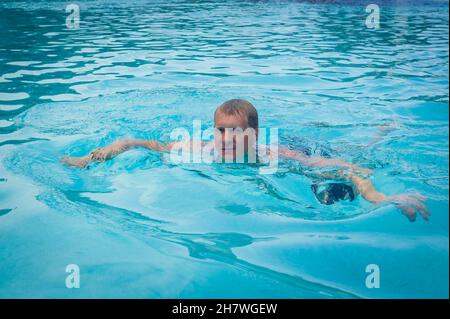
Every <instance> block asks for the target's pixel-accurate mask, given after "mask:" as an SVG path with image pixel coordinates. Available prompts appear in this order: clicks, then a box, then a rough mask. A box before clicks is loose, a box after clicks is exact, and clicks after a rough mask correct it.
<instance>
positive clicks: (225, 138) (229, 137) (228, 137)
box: [222, 130, 234, 144]
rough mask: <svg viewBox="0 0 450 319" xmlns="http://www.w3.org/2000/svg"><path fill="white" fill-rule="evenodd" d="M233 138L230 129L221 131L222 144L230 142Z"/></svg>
mask: <svg viewBox="0 0 450 319" xmlns="http://www.w3.org/2000/svg"><path fill="white" fill-rule="evenodd" d="M233 140H234V134H233V131H231V130H226V131H225V132H223V133H222V141H223V143H224V144H232V143H233Z"/></svg>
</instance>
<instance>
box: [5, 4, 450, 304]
mask: <svg viewBox="0 0 450 319" xmlns="http://www.w3.org/2000/svg"><path fill="white" fill-rule="evenodd" d="M374 2H375V3H377V4H379V6H380V9H381V23H380V28H379V29H368V28H367V27H366V24H365V19H366V17H367V15H368V13H366V11H365V6H366V5H367V3H366V2H365V1H359V2H358V1H353V2H350V1H342V3H343V4H336V3H324V4H319V3H317V1H315V2H314V1H311V2H301V1H237V0H236V1H184V0H177V1H115V2H114V1H101V0H97V1H77V3H78V4H79V7H80V17H81V18H80V19H81V23H80V26H79V28H78V29H69V28H67V26H66V25H65V20H66V16H67V15H68V14H67V13H66V12H65V6H66V4H67V2H66V1H32V2H31V1H26V2H11V1H2V2H1V3H0V39H1V43H0V297H1V298H8V297H14V298H16V297H18V298H23V297H31V298H40V297H50V298H78V297H87V298H91V297H106V298H116V297H132V298H172V297H190V298H205V297H274V298H278V297H286V298H330V297H331V298H353V297H362V298H402V297H405V298H417V297H418V298H421V297H425V298H431V297H438V298H448V290H449V289H448V279H449V278H448V277H449V276H448V275H449V255H448V250H449V246H448V245H449V237H448V236H449V218H448V216H449V215H448V208H449V196H448V194H449V193H448V192H449V187H448V185H449V184H448V165H449V153H448V140H449V122H448V116H449V107H448V106H449V97H448V88H449V86H448V83H449V81H448V71H449V51H448V44H449V34H448V31H449V29H448V25H449V20H448V2H447V1H421V2H419V1H374ZM234 97H240V98H245V99H248V100H250V101H251V102H252V103H253V104H254V105H255V106H256V107H257V108H258V111H259V114H260V125H261V126H262V127H267V128H270V127H277V128H279V130H280V131H279V134H280V141H281V143H283V144H285V145H288V146H290V147H293V148H295V147H299V145H303V146H304V145H305V144H306V145H307V146H308V147H310V148H311V149H312V150H313V151H315V152H320V151H321V150H328V151H329V152H331V153H332V154H333V155H334V156H336V157H339V158H341V159H344V160H346V161H349V162H354V163H359V164H360V165H362V166H364V167H368V168H371V169H373V170H374V171H375V174H374V175H373V176H372V177H371V179H372V181H373V183H374V184H375V186H376V187H377V188H379V189H381V190H382V191H383V192H385V193H386V194H388V195H393V194H399V193H404V192H419V193H421V194H422V195H424V196H425V197H426V198H427V199H428V201H427V206H428V208H429V209H430V211H431V214H432V216H431V219H430V221H429V222H425V221H424V220H423V219H421V218H420V217H419V218H418V219H417V221H416V222H415V223H411V222H409V221H408V220H407V219H406V218H405V217H404V216H402V215H401V213H400V212H399V211H398V210H397V209H396V208H395V207H393V206H391V205H387V206H382V207H376V206H374V205H372V204H370V203H368V202H366V201H364V200H363V199H361V198H360V197H358V198H357V199H356V200H355V201H353V202H340V203H337V204H335V205H331V206H324V205H321V204H320V203H319V202H318V201H317V200H316V199H315V197H314V195H313V194H312V192H311V189H310V186H311V183H312V182H311V180H310V179H309V178H308V177H306V176H305V175H304V174H303V171H302V168H301V167H298V166H296V165H295V164H293V163H284V162H282V163H280V168H279V171H278V173H277V174H273V175H261V174H258V173H257V171H256V170H255V169H254V168H252V167H245V166H244V167H243V166H242V165H241V166H229V165H206V164H182V165H170V164H169V163H167V162H166V161H164V159H161V158H160V157H159V156H158V155H156V154H152V153H150V152H147V151H143V150H133V151H130V152H128V153H125V154H122V155H121V156H119V157H117V158H116V159H114V160H112V161H110V162H107V163H104V164H100V165H94V166H92V167H91V168H90V169H88V170H80V169H73V168H68V167H65V166H63V165H61V164H60V163H59V159H60V156H61V154H66V155H73V156H77V155H83V154H85V153H87V152H88V151H89V150H91V149H93V148H95V147H98V146H103V145H106V144H107V143H110V142H112V141H113V140H114V139H116V138H123V137H134V138H153V139H161V140H164V139H168V138H169V135H170V132H171V131H172V130H173V129H174V128H177V127H185V128H188V129H190V128H192V121H193V120H201V121H202V123H203V124H204V126H210V125H212V113H213V111H214V109H215V107H216V106H217V105H219V104H220V103H222V102H223V101H225V100H227V99H230V98H234ZM69 264H77V265H78V266H79V267H80V272H81V281H80V283H81V287H80V288H79V289H68V288H66V285H65V280H66V276H67V275H68V274H67V273H66V272H65V269H66V266H67V265H69ZM369 264H376V265H378V266H379V269H380V288H378V289H368V288H367V287H366V285H365V280H366V276H367V275H368V274H367V273H366V272H365V269H366V266H367V265H369Z"/></svg>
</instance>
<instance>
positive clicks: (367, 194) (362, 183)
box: [348, 174, 431, 222]
mask: <svg viewBox="0 0 450 319" xmlns="http://www.w3.org/2000/svg"><path fill="white" fill-rule="evenodd" d="M348 177H349V179H350V180H351V181H352V183H353V185H355V186H356V188H357V189H358V191H359V192H360V193H361V195H362V196H363V197H364V199H365V200H367V201H369V202H372V203H376V204H383V203H392V204H394V205H395V206H396V207H398V208H399V209H400V210H401V211H402V213H403V214H404V215H405V216H406V217H407V218H408V219H409V220H410V221H412V222H413V221H415V220H416V216H417V212H419V213H420V215H421V216H422V217H423V218H424V219H425V220H427V221H428V217H429V216H430V215H431V213H430V211H429V210H428V208H427V207H426V206H425V205H424V202H425V200H426V198H425V197H423V196H422V195H420V194H400V195H394V196H386V195H385V194H383V193H381V192H379V191H377V190H376V189H375V187H374V186H373V184H372V183H371V182H370V181H369V180H367V179H363V178H361V177H360V176H357V175H355V174H350V175H349V176H348Z"/></svg>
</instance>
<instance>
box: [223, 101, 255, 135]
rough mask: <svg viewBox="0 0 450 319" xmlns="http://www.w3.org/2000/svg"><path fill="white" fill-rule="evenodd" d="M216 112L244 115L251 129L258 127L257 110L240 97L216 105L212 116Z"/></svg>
mask: <svg viewBox="0 0 450 319" xmlns="http://www.w3.org/2000/svg"><path fill="white" fill-rule="evenodd" d="M218 114H225V115H239V116H245V118H246V120H247V123H248V126H249V127H251V128H253V129H257V128H258V111H256V108H255V107H254V106H253V105H252V103H250V102H249V101H246V100H241V99H232V100H228V101H226V102H224V103H222V104H221V105H219V106H218V107H217V109H216V111H215V112H214V118H215V117H216V116H217V115H218Z"/></svg>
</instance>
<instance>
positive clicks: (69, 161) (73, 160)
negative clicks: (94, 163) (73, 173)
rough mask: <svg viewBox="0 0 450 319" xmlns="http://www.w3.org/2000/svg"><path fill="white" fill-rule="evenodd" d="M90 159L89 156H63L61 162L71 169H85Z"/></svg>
mask: <svg viewBox="0 0 450 319" xmlns="http://www.w3.org/2000/svg"><path fill="white" fill-rule="evenodd" d="M91 159H92V156H91V154H89V155H86V156H83V157H70V156H65V157H63V159H62V160H61V162H63V163H64V164H66V165H69V166H72V167H79V168H85V167H86V166H87V165H88V164H89V161H90V160H91Z"/></svg>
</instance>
